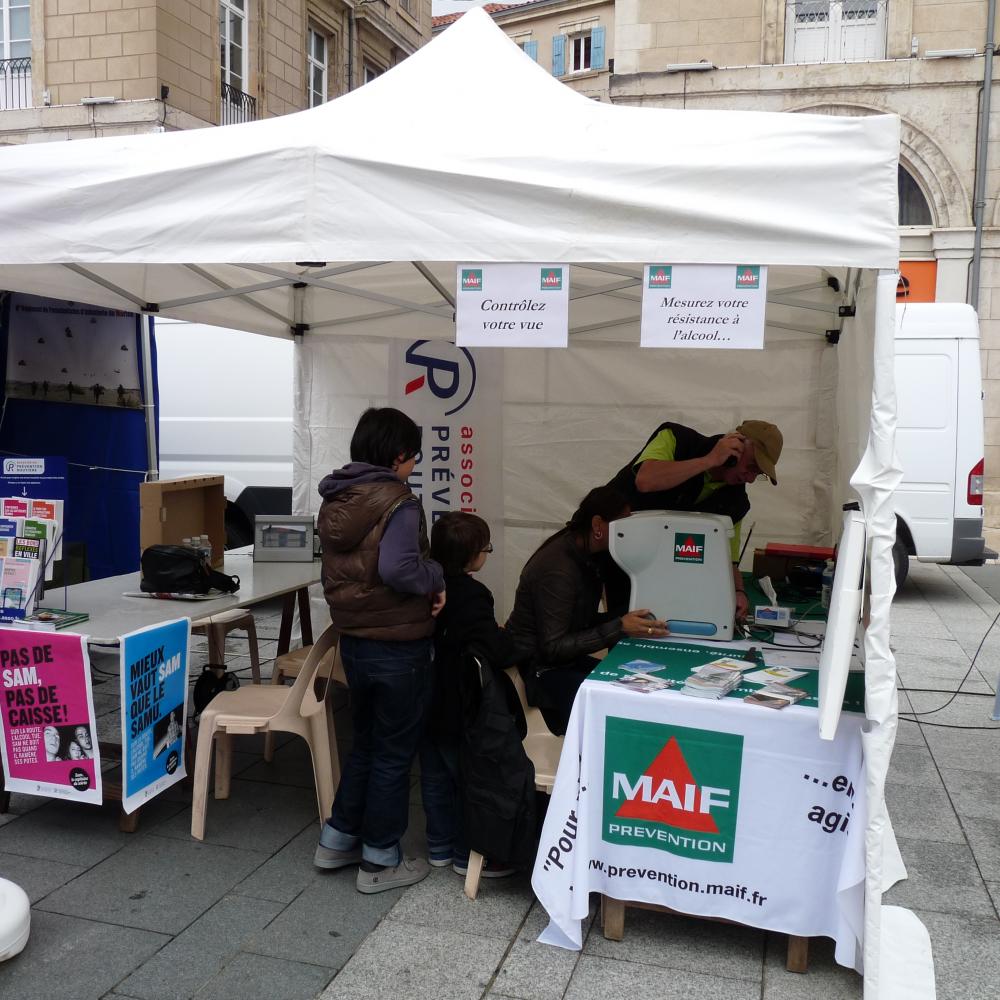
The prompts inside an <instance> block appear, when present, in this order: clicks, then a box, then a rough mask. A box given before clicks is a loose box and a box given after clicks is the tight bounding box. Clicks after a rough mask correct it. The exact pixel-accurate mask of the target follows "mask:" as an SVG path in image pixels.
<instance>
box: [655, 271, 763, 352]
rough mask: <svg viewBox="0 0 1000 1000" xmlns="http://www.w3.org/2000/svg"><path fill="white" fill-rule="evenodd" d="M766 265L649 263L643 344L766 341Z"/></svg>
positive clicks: (746, 345) (730, 345) (751, 345)
mask: <svg viewBox="0 0 1000 1000" xmlns="http://www.w3.org/2000/svg"><path fill="white" fill-rule="evenodd" d="M766 302H767V268H766V267H764V266H761V265H757V264H736V265H733V264H647V265H646V267H645V268H644V270H643V282H642V320H641V327H640V334H639V343H640V345H641V346H642V347H703V348H715V349H727V350H736V349H743V350H746V349H753V350H760V349H761V348H763V346H764V307H765V304H766Z"/></svg>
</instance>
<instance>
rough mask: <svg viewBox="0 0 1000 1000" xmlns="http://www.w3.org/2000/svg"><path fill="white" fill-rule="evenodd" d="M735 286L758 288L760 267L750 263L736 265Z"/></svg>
mask: <svg viewBox="0 0 1000 1000" xmlns="http://www.w3.org/2000/svg"><path fill="white" fill-rule="evenodd" d="M736 287H737V288H760V267H758V266H756V265H752V264H738V265H737V267H736Z"/></svg>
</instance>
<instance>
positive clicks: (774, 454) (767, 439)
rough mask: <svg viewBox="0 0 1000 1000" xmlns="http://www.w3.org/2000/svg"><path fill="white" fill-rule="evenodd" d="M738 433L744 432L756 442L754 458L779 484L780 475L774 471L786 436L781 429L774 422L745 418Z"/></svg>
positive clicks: (744, 434) (737, 429)
mask: <svg viewBox="0 0 1000 1000" xmlns="http://www.w3.org/2000/svg"><path fill="white" fill-rule="evenodd" d="M736 433H737V434H742V435H743V436H744V437H745V438H747V439H748V440H750V441H753V443H754V460H755V461H756V463H757V465H758V467H759V468H760V471H761V472H763V473H764V475H765V476H767V478H768V479H770V480H771V482H772V483H773V484H774V485H775V486H777V485H778V477H777V474H776V473H775V471H774V467H775V465H777V464H778V459H779V458H780V457H781V446H782V445H783V444H784V440H785V439H784V438H783V437H782V436H781V431H779V430H778V428H777V427H775V425H774V424H769V423H768V422H767V421H766V420H744V421H743V423H742V424H740V426H739V427H737V428H736Z"/></svg>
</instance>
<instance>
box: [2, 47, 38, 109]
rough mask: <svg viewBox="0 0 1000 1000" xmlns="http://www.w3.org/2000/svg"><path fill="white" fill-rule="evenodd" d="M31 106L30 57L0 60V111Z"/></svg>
mask: <svg viewBox="0 0 1000 1000" xmlns="http://www.w3.org/2000/svg"><path fill="white" fill-rule="evenodd" d="M31 106H32V104H31V56H19V57H18V58H16V59H0V111H14V110H17V109H19V108H30V107H31Z"/></svg>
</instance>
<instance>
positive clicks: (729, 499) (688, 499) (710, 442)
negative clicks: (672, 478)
mask: <svg viewBox="0 0 1000 1000" xmlns="http://www.w3.org/2000/svg"><path fill="white" fill-rule="evenodd" d="M663 430H670V431H672V432H673V435H674V439H675V440H676V442H677V450H676V451H675V452H674V460H675V461H677V462H683V461H687V460H688V459H691V458H702V457H704V456H705V455H707V454H708V453H709V452H710V451H711V450H712V449H713V448H714V447H715V443H716V442H717V441H718V440H719V438H721V437H722V435H721V434H715V435H713V436H711V437H705V435H704V434H699V433H698V432H697V431H695V430H692V429H691V428H690V427H685V426H684V425H683V424H675V423H671V422H670V421H667V422H666V423H662V424H660V426H659V427H657V428H656V430H655V431H653V433H652V434H650V435H649V437H648V438H647V439H646V443H645V444H644V445H643V446H642V448H641V449H640V450H639V451H638V452H636V454H635V455H634V456H633V458H632V460H631V461H630V462H629V463H628V465H626V466H625V467H624V468H623V469H621V470H619V472H618V473H617V475H616V476H615V477H614V479H612V480H611V482H610V483H608V486H613V487H614V488H615V489H616V490H618V491H619V492H620V493H622V494H623V495H624V496H625V497H626V498H627V499H628V502H629V506H630V507H631V508H632V510H634V511H638V510H688V511H698V512H699V513H702V514H726V515H727V516H728V517H730V518H731V519H732V522H733V524H736V523H737V522H738V521H742V520H743V518H744V517H746V515H747V513H748V512H749V510H750V500H749V498H748V497H747V488H746V486H743V485H742V484H741V485H738V486H723V487H722V488H720V489H718V490H716V491H715V492H714V493H712V494H711V495H710V496H707V497H705V499H704V500H701V501H700V502H699V500H698V497H699V495H700V494H701V491H702V488H703V486H704V483H705V477H704V476H703V475H701V474H699V475H696V476H692V477H691V478H690V479H687V480H685V481H684V482H683V483H680V484H679V485H677V486H674V487H673V488H672V489H669V490H658V491H657V492H655V493H640V492H639V490H638V489H637V488H636V485H635V475H636V468H635V463H636V462H637V461H638V460H639V456H640V455H641V454H642V453H643V451H645V449H646V445H648V444H649V443H650V441H652V440H653V438H655V437H656V435H657V434H659V433H660V431H663Z"/></svg>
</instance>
